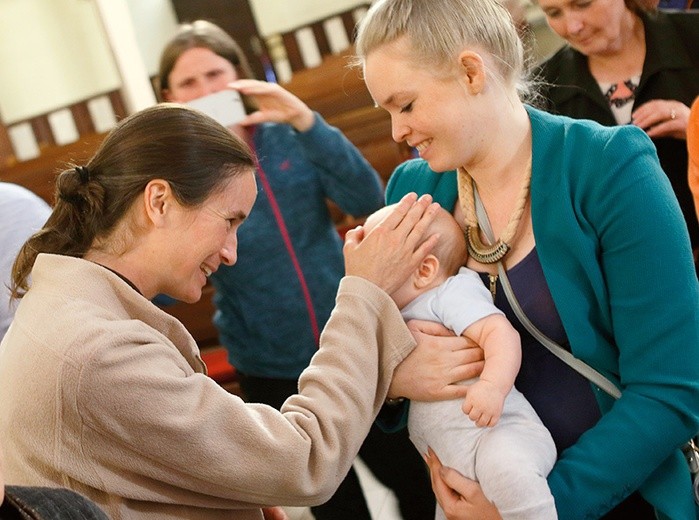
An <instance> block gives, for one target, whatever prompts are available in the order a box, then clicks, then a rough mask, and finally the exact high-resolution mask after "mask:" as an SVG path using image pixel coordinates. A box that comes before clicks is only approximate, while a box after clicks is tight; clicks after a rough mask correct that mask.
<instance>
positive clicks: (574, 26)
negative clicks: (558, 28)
mask: <svg viewBox="0 0 699 520" xmlns="http://www.w3.org/2000/svg"><path fill="white" fill-rule="evenodd" d="M565 26H566V32H567V33H568V34H578V33H579V32H580V30H581V29H582V27H583V23H582V21H581V20H580V17H579V16H577V15H576V14H575V13H569V14H567V15H566V18H565Z"/></svg>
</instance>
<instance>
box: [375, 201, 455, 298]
mask: <svg viewBox="0 0 699 520" xmlns="http://www.w3.org/2000/svg"><path fill="white" fill-rule="evenodd" d="M394 206H395V204H391V205H389V206H385V207H383V208H381V209H379V210H378V211H376V212H375V213H372V214H371V215H369V216H368V217H367V219H366V222H365V223H364V226H363V227H364V232H365V233H369V232H370V231H371V230H372V229H373V228H374V227H375V226H376V225H377V224H378V223H379V222H381V221H382V220H383V219H384V218H386V216H387V215H388V214H389V213H390V212H391V211H392V210H393V208H394ZM434 233H439V235H440V236H439V240H438V241H437V244H436V245H435V246H434V248H433V249H432V251H431V252H430V254H429V255H427V257H425V259H424V260H423V261H422V263H421V264H420V266H419V267H418V268H417V269H416V271H415V273H414V274H413V276H412V277H411V278H409V279H408V280H407V281H406V283H405V284H404V285H403V287H401V289H399V290H398V291H397V292H396V293H394V294H392V295H391V296H392V297H393V299H394V300H395V301H396V303H397V304H398V306H399V307H401V308H402V307H403V306H404V305H406V304H407V303H409V302H410V301H412V299H413V298H414V297H415V296H417V295H418V294H420V293H423V292H425V291H426V290H428V289H431V288H432V287H435V286H437V285H439V284H440V283H442V282H443V281H444V280H446V279H447V278H448V277H450V276H452V275H454V274H456V273H457V272H458V270H459V268H460V267H461V266H463V265H465V264H466V260H467V259H468V250H467V248H466V238H465V236H464V232H463V231H462V230H461V227H459V224H458V223H457V222H456V219H454V217H453V216H452V215H451V213H449V212H448V211H447V210H445V209H444V208H439V210H438V211H437V215H436V216H435V218H434V220H433V221H432V223H431V224H430V227H429V228H428V229H427V232H426V233H425V236H429V235H432V234H434Z"/></svg>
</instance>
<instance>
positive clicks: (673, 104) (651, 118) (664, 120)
mask: <svg viewBox="0 0 699 520" xmlns="http://www.w3.org/2000/svg"><path fill="white" fill-rule="evenodd" d="M631 122H632V123H633V124H634V125H636V126H638V127H639V128H641V129H643V130H645V132H646V133H647V134H648V136H649V137H674V138H675V139H684V140H686V139H687V125H688V124H689V107H688V106H687V105H685V104H684V103H682V102H680V101H675V100H673V99H653V100H652V101H646V102H645V103H643V104H642V105H641V106H639V107H638V108H637V109H636V110H634V112H633V114H631Z"/></svg>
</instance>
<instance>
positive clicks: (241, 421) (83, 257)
mask: <svg viewBox="0 0 699 520" xmlns="http://www.w3.org/2000/svg"><path fill="white" fill-rule="evenodd" d="M254 167H255V162H254V157H253V155H252V152H251V151H250V149H249V148H248V147H247V146H246V144H245V143H244V142H243V141H241V140H240V139H238V138H236V137H235V136H234V135H233V134H231V133H230V132H229V131H228V130H227V129H226V128H224V127H223V126H221V125H220V124H218V123H216V122H215V121H214V120H213V119H211V118H209V117H207V116H205V115H203V114H202V113H200V112H199V111H196V110H193V109H190V108H187V107H183V106H181V105H175V104H169V103H168V104H161V105H157V106H155V107H151V108H148V109H145V110H143V111H141V112H138V113H136V114H133V115H132V116H130V117H128V118H127V119H124V120H123V121H121V122H120V123H119V125H118V126H117V127H116V128H115V129H114V130H113V131H112V132H111V133H110V134H109V135H108V136H107V137H106V138H105V140H104V142H103V143H102V145H101V146H100V148H99V149H98V150H97V152H96V154H95V155H94V157H92V159H90V160H89V161H88V162H87V164H85V165H79V166H76V167H75V168H70V169H68V170H65V171H64V172H62V173H61V174H60V175H59V176H58V178H57V179H56V205H55V207H54V209H53V212H52V214H51V216H50V217H49V219H48V221H47V222H46V224H45V226H44V227H43V228H42V229H41V231H39V232H38V233H37V234H35V235H34V236H33V237H32V238H30V239H29V241H28V242H27V243H26V244H25V245H24V247H23V248H22V250H21V252H20V254H19V256H18V258H17V261H16V263H15V266H14V271H13V294H14V296H16V297H21V302H20V304H19V306H18V309H17V313H16V315H15V319H14V322H13V325H12V326H11V327H10V330H9V331H8V333H7V334H6V336H5V338H4V339H3V341H2V344H1V348H0V350H1V351H2V355H0V382H1V383H2V384H1V385H0V403H2V407H1V410H0V438H2V440H3V445H4V448H5V450H4V452H5V470H6V474H5V478H6V480H7V482H11V483H13V484H18V485H30V486H50V487H68V488H70V489H72V490H74V491H77V492H79V493H81V494H83V495H85V496H87V497H88V498H90V499H91V500H93V501H94V502H95V503H97V504H98V505H99V506H100V507H101V508H102V509H103V510H104V511H105V512H106V513H107V514H108V516H109V517H110V518H123V519H163V520H164V519H171V518H197V519H222V518H231V517H234V518H237V519H238V518H239V519H248V518H249V519H258V520H259V519H261V518H262V512H261V507H262V506H265V507H268V506H275V505H280V504H281V505H311V504H318V503H322V502H324V501H326V500H327V499H328V498H329V497H330V496H331V495H332V494H333V492H334V491H335V489H336V488H337V486H338V485H339V484H340V482H341V481H342V478H343V477H344V475H345V474H346V473H347V471H348V470H349V468H350V466H351V464H352V462H353V460H354V458H355V456H356V454H357V451H358V450H359V447H360V446H361V444H362V441H363V440H364V438H365V436H366V434H367V432H368V431H369V428H370V426H371V425H372V422H373V420H374V417H375V416H376V413H377V412H378V410H379V408H380V406H381V404H382V402H383V400H384V398H385V395H386V390H387V387H388V384H389V381H390V376H391V374H392V372H393V369H394V368H395V365H396V364H397V363H398V362H400V360H401V359H403V357H405V355H407V353H408V352H409V351H410V350H411V349H412V347H413V345H414V341H413V339H412V337H411V335H410V333H409V332H408V331H407V329H405V328H404V326H403V324H402V320H401V318H400V312H399V311H398V309H397V308H396V306H395V304H394V303H393V301H392V300H391V299H390V297H389V296H388V295H387V294H386V292H385V291H391V290H393V289H394V288H395V287H396V286H397V284H400V283H402V281H403V279H404V278H406V277H407V276H408V273H409V271H410V270H411V269H414V268H415V267H416V266H417V262H418V261H420V260H421V258H422V257H423V256H424V255H425V254H427V252H428V251H429V249H430V248H431V247H432V246H433V245H434V238H431V239H428V240H426V241H424V240H423V238H422V235H423V231H424V230H425V229H426V227H427V225H428V224H429V222H430V220H431V218H432V217H433V216H434V213H435V210H436V205H431V204H430V201H431V198H430V197H423V198H421V199H420V200H417V197H416V196H415V195H414V194H413V195H411V196H409V197H406V198H405V200H404V201H403V203H402V204H401V205H399V208H398V209H397V210H396V211H395V212H393V213H391V215H389V216H388V217H387V218H386V219H384V220H383V221H382V223H381V225H380V226H379V230H378V232H376V231H375V232H372V233H370V234H367V235H366V236H364V234H363V233H361V231H358V230H354V231H350V232H348V234H347V241H346V244H345V246H344V253H345V259H346V266H347V267H346V272H347V276H345V277H344V278H343V279H342V282H341V283H340V288H339V292H338V300H337V301H338V305H337V307H336V309H335V311H334V313H333V317H332V319H331V320H329V322H328V324H327V326H326V328H325V330H324V333H323V337H322V340H321V345H320V348H319V350H318V354H317V355H316V356H315V357H314V359H313V362H312V363H311V365H310V367H309V368H308V370H307V371H306V372H304V374H303V375H302V377H301V379H300V383H299V385H300V390H299V391H300V394H299V395H294V396H291V397H290V398H289V399H288V400H287V401H286V403H285V404H284V406H283V407H282V410H281V412H280V411H279V410H276V409H274V408H272V407H270V406H266V405H261V404H248V403H244V402H243V401H242V400H241V399H240V398H239V397H237V396H235V395H233V394H230V393H228V392H227V391H226V390H224V389H223V388H221V387H220V386H219V385H218V384H217V383H216V382H215V381H214V380H213V379H211V378H209V377H207V376H206V367H205V366H204V363H203V362H202V360H201V357H200V353H199V349H198V348H197V345H196V343H195V342H194V339H193V338H192V336H191V335H190V334H189V333H188V332H187V330H185V328H184V326H183V325H182V324H181V323H180V322H179V321H177V320H176V319H175V318H173V317H172V316H171V315H169V314H167V313H165V312H164V311H162V310H161V309H159V308H158V307H157V306H156V305H154V304H153V303H152V302H151V301H150V300H151V298H153V297H154V296H155V295H157V294H166V295H168V296H170V297H173V298H176V299H178V300H182V301H185V302H195V301H197V300H198V299H199V298H200V297H201V292H202V288H203V287H204V285H205V284H206V281H207V278H208V277H209V276H210V275H211V274H212V273H214V272H216V271H217V270H218V269H219V268H220V267H221V266H222V265H227V266H230V265H233V264H235V262H236V260H237V242H238V237H237V233H238V230H239V228H240V226H241V224H243V222H245V221H247V217H248V215H249V214H250V211H251V208H252V206H253V203H254V201H255V198H256V196H257V184H256V181H255V174H254ZM250 224H252V223H246V225H250ZM30 274H31V279H32V283H31V286H28V283H27V282H28V277H29V276H30ZM391 315H395V317H396V320H397V321H396V323H398V324H399V326H398V327H392V326H387V327H385V326H384V324H383V320H384V319H386V317H389V316H391ZM398 320H399V321H398ZM367 324H370V325H367ZM377 329H378V330H380V331H381V332H378V333H377ZM272 511H273V512H274V514H276V515H277V516H274V518H284V515H279V514H280V513H281V510H279V509H273V510H270V513H269V514H272ZM270 518H272V517H271V516H270Z"/></svg>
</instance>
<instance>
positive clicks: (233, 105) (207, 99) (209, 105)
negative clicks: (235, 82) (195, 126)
mask: <svg viewBox="0 0 699 520" xmlns="http://www.w3.org/2000/svg"><path fill="white" fill-rule="evenodd" d="M187 105H189V106H190V107H192V108H196V109H197V110H201V111H202V112H204V113H205V114H206V115H208V116H210V117H212V118H214V119H215V120H216V121H218V122H219V123H221V124H222V125H223V126H226V127H228V126H232V125H235V124H237V123H239V122H240V121H242V120H243V119H244V118H245V115H246V114H245V107H244V106H243V100H242V99H240V94H239V93H238V92H237V91H235V90H229V89H226V90H220V91H218V92H215V93H214V94H209V95H207V96H203V97H200V98H197V99H193V100H192V101H189V102H188V103H187Z"/></svg>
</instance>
